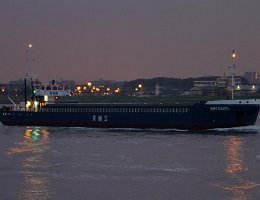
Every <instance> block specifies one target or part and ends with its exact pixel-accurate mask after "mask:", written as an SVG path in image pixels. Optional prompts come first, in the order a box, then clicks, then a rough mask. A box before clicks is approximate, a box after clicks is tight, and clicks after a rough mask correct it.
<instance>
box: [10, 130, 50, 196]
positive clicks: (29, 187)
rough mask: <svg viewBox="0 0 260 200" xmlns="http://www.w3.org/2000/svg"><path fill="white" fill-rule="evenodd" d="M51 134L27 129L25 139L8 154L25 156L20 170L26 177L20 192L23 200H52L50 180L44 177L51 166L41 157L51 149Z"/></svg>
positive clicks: (46, 131) (45, 131)
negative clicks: (49, 136)
mask: <svg viewBox="0 0 260 200" xmlns="http://www.w3.org/2000/svg"><path fill="white" fill-rule="evenodd" d="M48 135H49V132H48V130H46V129H42V128H26V129H25V131H24V139H23V140H21V141H19V142H18V145H17V146H16V147H12V148H10V149H9V151H8V152H7V154H8V155H19V154H23V156H24V157H23V160H22V161H21V163H20V168H21V169H20V170H21V173H22V174H23V176H24V180H23V182H22V183H21V185H22V190H21V191H18V194H17V196H18V198H19V199H21V200H35V199H41V200H45V199H51V198H50V197H51V192H50V190H49V187H50V186H49V179H48V178H47V177H46V176H45V175H44V172H46V171H47V170H48V168H49V166H50V164H49V163H48V161H47V160H46V159H44V157H43V156H42V155H41V154H42V153H44V152H45V151H47V150H48V149H49V138H48Z"/></svg>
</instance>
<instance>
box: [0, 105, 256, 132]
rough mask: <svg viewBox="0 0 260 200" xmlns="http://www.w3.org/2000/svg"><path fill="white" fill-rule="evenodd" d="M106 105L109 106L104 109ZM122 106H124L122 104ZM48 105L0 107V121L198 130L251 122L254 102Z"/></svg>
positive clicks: (29, 123) (254, 108)
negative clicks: (23, 108) (38, 107)
mask: <svg viewBox="0 0 260 200" xmlns="http://www.w3.org/2000/svg"><path fill="white" fill-rule="evenodd" d="M108 107H109V109H110V110H109V109H107V108H108ZM125 107H126V106H125ZM125 107H122V106H118V105H117V106H111V105H109V106H108V105H103V106H100V105H99V106H97V105H96V106H93V105H92V106H91V107H90V106H85V107H83V106H80V107H78V106H76V107H66V106H65V107H64V106H50V107H49V108H48V109H45V110H41V111H38V112H29V111H10V110H9V111H8V110H4V109H2V110H1V117H0V119H1V122H2V123H3V124H4V125H8V126H10V125H15V126H64V127H100V128H167V129H183V130H201V129H213V128H230V127H238V126H248V125H254V124H255V122H256V119H257V115H258V112H259V106H258V105H221V106H220V105H206V104H194V105H192V106H161V105H158V106H140V105H139V106H137V105H136V106H127V109H125Z"/></svg>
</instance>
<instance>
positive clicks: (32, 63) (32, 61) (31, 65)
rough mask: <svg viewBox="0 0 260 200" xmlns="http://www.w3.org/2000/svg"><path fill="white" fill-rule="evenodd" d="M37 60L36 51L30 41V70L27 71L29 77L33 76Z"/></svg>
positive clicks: (28, 47)
mask: <svg viewBox="0 0 260 200" xmlns="http://www.w3.org/2000/svg"><path fill="white" fill-rule="evenodd" d="M34 62H35V51H34V49H33V45H32V43H31V42H30V43H29V44H28V45H27V65H28V72H27V75H26V76H27V77H28V78H29V77H32V76H33V75H32V70H33V65H34Z"/></svg>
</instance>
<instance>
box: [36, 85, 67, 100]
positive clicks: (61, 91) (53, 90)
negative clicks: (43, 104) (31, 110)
mask: <svg viewBox="0 0 260 200" xmlns="http://www.w3.org/2000/svg"><path fill="white" fill-rule="evenodd" d="M70 92H71V91H70V90H65V87H64V85H57V84H54V85H37V86H35V87H34V91H33V93H34V95H35V96H48V97H61V96H69V95H70Z"/></svg>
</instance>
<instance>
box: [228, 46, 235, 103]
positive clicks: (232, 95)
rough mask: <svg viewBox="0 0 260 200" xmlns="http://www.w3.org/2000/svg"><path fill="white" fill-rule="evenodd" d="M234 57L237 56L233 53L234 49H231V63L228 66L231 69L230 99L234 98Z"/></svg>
mask: <svg viewBox="0 0 260 200" xmlns="http://www.w3.org/2000/svg"><path fill="white" fill-rule="evenodd" d="M236 57H237V55H236V53H235V50H233V51H232V65H231V66H229V67H228V68H230V69H231V99H234V88H235V80H234V76H235V68H236V63H235V59H236Z"/></svg>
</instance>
